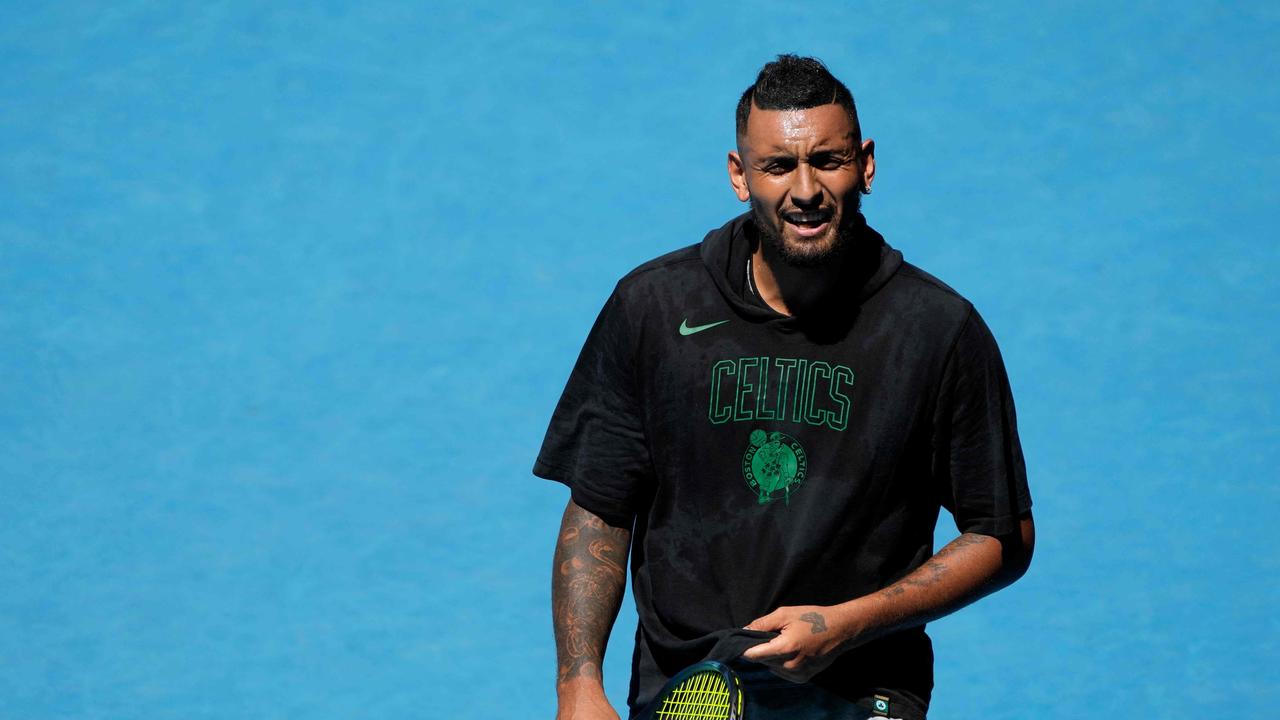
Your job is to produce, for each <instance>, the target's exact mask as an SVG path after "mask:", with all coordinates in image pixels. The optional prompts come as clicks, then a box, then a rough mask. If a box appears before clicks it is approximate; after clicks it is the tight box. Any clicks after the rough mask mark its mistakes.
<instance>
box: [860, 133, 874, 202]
mask: <svg viewBox="0 0 1280 720" xmlns="http://www.w3.org/2000/svg"><path fill="white" fill-rule="evenodd" d="M875 179H876V141H875V140H872V139H871V138H867V139H866V140H863V141H862V190H863V192H871V181H872V180H875Z"/></svg>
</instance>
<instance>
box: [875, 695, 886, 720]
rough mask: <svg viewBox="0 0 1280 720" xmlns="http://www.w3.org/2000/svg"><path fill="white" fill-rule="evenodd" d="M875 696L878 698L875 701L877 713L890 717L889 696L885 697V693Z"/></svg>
mask: <svg viewBox="0 0 1280 720" xmlns="http://www.w3.org/2000/svg"><path fill="white" fill-rule="evenodd" d="M875 698H876V702H875V706H876V715H879V716H883V717H888V716H889V698H887V697H885V696H884V695H876V696H875Z"/></svg>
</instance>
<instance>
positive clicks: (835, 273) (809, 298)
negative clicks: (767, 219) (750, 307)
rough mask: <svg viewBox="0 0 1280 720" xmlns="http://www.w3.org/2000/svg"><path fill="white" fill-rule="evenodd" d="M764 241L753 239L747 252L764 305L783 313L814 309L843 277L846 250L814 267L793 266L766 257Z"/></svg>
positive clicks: (757, 290)
mask: <svg viewBox="0 0 1280 720" xmlns="http://www.w3.org/2000/svg"><path fill="white" fill-rule="evenodd" d="M771 255H773V253H770V252H767V251H766V250H765V243H763V242H758V243H756V248H755V252H753V253H752V255H751V279H752V281H753V282H754V283H755V289H756V292H757V293H758V294H759V295H760V299H761V300H763V301H764V302H765V304H766V305H768V306H769V307H771V308H773V309H774V310H775V311H777V312H779V313H781V314H783V315H795V314H797V313H800V314H803V313H805V312H807V311H810V310H813V309H816V308H817V307H818V306H819V305H820V304H821V302H822V301H823V300H824V299H827V298H830V297H831V296H832V295H834V294H835V291H836V290H838V289H839V286H840V282H841V279H844V280H845V281H847V280H848V278H847V277H845V261H846V259H847V258H848V253H845V254H843V255H842V256H840V257H838V258H835V259H833V261H832V262H830V263H825V264H822V265H818V266H815V267H796V266H794V265H791V264H789V263H787V262H785V261H783V260H782V259H781V258H777V257H770V256H771Z"/></svg>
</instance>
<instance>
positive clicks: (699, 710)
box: [653, 670, 737, 720]
mask: <svg viewBox="0 0 1280 720" xmlns="http://www.w3.org/2000/svg"><path fill="white" fill-rule="evenodd" d="M736 692H737V689H736V688H730V687H729V684H728V683H727V682H725V679H724V676H723V675H721V674H720V673H718V672H714V671H712V670H703V671H702V672H697V673H694V674H693V675H690V676H689V677H687V678H685V679H684V680H683V681H682V682H681V683H680V684H679V685H676V686H675V688H673V689H672V690H671V692H670V693H669V694H668V695H667V696H666V697H664V698H663V700H662V704H661V705H660V706H659V707H658V710H657V712H655V713H654V714H653V717H655V718H671V719H672V720H678V719H679V718H706V719H708V720H726V719H727V718H731V717H734V716H735V715H733V714H731V712H730V710H731V708H732V703H733V700H734V698H733V697H732V696H733V695H734V694H736Z"/></svg>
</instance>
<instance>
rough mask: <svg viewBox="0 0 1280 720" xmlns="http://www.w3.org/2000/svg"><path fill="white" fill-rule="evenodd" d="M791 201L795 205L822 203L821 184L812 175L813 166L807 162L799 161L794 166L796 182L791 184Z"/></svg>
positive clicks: (803, 205) (808, 205) (806, 205)
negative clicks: (799, 162)
mask: <svg viewBox="0 0 1280 720" xmlns="http://www.w3.org/2000/svg"><path fill="white" fill-rule="evenodd" d="M791 202H793V203H795V204H796V206H797V207H810V206H813V205H821V204H822V186H821V185H819V184H818V180H817V178H815V177H814V176H813V168H811V167H809V164H808V163H801V165H800V167H798V168H796V182H795V184H794V185H792V186H791Z"/></svg>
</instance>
